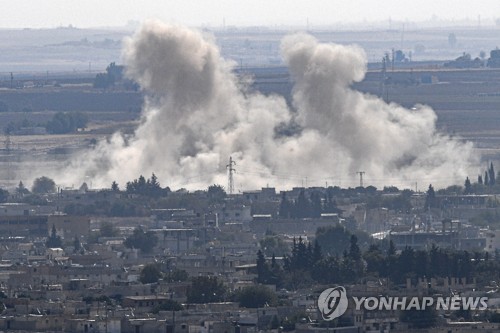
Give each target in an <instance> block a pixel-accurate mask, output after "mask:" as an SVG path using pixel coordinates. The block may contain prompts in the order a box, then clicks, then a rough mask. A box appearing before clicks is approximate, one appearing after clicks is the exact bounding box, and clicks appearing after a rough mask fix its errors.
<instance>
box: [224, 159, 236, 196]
mask: <svg viewBox="0 0 500 333" xmlns="http://www.w3.org/2000/svg"><path fill="white" fill-rule="evenodd" d="M234 165H236V162H235V161H233V158H232V157H231V156H229V164H228V165H226V169H227V170H228V171H229V174H228V177H227V178H228V179H227V183H228V186H227V187H228V190H229V194H233V192H234V182H233V172H236V169H235V168H233V166H234Z"/></svg>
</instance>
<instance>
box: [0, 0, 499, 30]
mask: <svg viewBox="0 0 500 333" xmlns="http://www.w3.org/2000/svg"><path fill="white" fill-rule="evenodd" d="M0 5H1V9H0V27H2V28H40V27H57V26H68V25H70V24H71V25H73V26H75V27H81V28H84V27H95V26H123V25H125V24H127V22H128V21H143V20H145V19H149V18H158V19H161V20H163V21H166V22H174V23H180V24H185V25H189V26H221V25H222V22H223V21H224V19H225V22H226V25H305V24H306V22H307V20H309V23H310V24H311V25H312V26H314V25H325V24H328V25H330V24H331V25H335V24H338V23H352V22H363V21H384V20H389V18H391V19H392V20H408V21H425V20H430V19H431V18H432V17H433V16H436V17H437V18H439V19H443V20H450V21H451V20H455V21H458V20H463V19H469V20H471V21H477V20H478V17H481V22H491V21H492V20H493V19H496V18H499V17H500V1H499V0H481V1H471V0H465V1H464V0H460V1H450V0H446V1H442V0H413V1H408V0H380V1H373V0H330V1H328V0H307V1H306V0H247V1H234V0H233V1H229V0H212V1H210V0H163V1H162V0H141V1H139V0H137V1H130V0H15V1H14V0H8V1H7V0H0Z"/></svg>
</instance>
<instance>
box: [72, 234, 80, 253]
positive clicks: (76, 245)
mask: <svg viewBox="0 0 500 333" xmlns="http://www.w3.org/2000/svg"><path fill="white" fill-rule="evenodd" d="M81 249H82V243H81V242H80V238H78V236H76V235H75V238H74V239H73V253H78V252H79V251H80V250H81Z"/></svg>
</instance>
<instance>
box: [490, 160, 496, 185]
mask: <svg viewBox="0 0 500 333" xmlns="http://www.w3.org/2000/svg"><path fill="white" fill-rule="evenodd" d="M488 176H489V183H488V185H490V186H494V185H495V182H496V180H495V168H493V162H490V168H489V169H488Z"/></svg>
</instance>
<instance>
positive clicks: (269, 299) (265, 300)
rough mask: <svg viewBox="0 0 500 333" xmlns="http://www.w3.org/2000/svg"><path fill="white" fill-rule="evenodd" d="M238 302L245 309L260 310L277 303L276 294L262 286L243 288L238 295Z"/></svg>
mask: <svg viewBox="0 0 500 333" xmlns="http://www.w3.org/2000/svg"><path fill="white" fill-rule="evenodd" d="M236 298H237V300H238V302H239V303H240V306H241V307H243V308H260V307H263V306H265V305H266V304H267V305H271V306H272V305H274V304H275V303H276V299H277V298H276V294H275V293H274V292H272V291H271V290H270V289H269V288H268V287H266V286H262V285H256V286H250V287H245V288H243V289H242V290H241V291H240V292H239V293H238V294H237V297H236Z"/></svg>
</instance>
